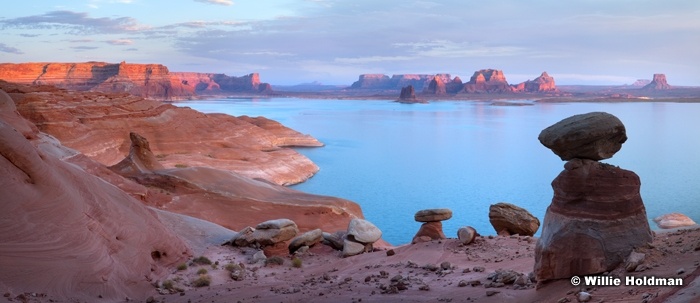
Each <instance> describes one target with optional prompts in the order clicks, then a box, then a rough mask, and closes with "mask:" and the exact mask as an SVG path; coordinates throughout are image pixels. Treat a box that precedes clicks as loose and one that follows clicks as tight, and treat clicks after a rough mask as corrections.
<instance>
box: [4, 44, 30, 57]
mask: <svg viewBox="0 0 700 303" xmlns="http://www.w3.org/2000/svg"><path fill="white" fill-rule="evenodd" d="M0 52H3V53H9V54H16V55H21V54H24V53H23V52H22V51H21V50H19V49H18V48H14V47H12V46H7V45H5V43H1V42H0Z"/></svg>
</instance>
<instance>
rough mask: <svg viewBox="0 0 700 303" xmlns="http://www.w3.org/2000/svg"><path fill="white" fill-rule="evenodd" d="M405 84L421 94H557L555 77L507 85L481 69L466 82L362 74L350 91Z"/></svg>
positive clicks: (498, 74)
mask: <svg viewBox="0 0 700 303" xmlns="http://www.w3.org/2000/svg"><path fill="white" fill-rule="evenodd" d="M408 85H411V86H413V87H414V89H415V90H418V91H420V92H421V94H423V95H435V96H444V95H450V94H452V95H454V94H458V93H466V94H480V93H558V92H559V91H558V90H557V87H556V84H555V82H554V78H553V77H552V76H550V75H548V74H547V72H543V73H542V74H541V75H540V76H539V77H537V78H535V79H534V80H527V81H525V82H522V83H519V84H516V85H510V84H508V81H507V80H506V77H505V75H504V74H503V71H501V70H496V69H482V70H478V71H476V72H474V74H473V75H472V76H471V78H470V79H469V81H468V82H466V83H463V82H462V79H460V78H459V77H454V79H453V78H452V77H451V75H450V74H435V75H425V74H404V75H393V76H391V77H389V76H387V75H383V74H363V75H360V77H359V79H358V80H357V81H355V82H354V83H353V84H352V85H351V86H350V88H351V89H373V90H399V89H402V88H404V87H406V86H408Z"/></svg>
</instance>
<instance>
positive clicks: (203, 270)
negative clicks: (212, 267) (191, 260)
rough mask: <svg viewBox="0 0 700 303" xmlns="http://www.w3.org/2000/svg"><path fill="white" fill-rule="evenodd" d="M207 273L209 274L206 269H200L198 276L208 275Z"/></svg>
mask: <svg viewBox="0 0 700 303" xmlns="http://www.w3.org/2000/svg"><path fill="white" fill-rule="evenodd" d="M207 273H208V271H207V269H206V268H200V269H199V270H198V271H197V274H198V275H206V274H207Z"/></svg>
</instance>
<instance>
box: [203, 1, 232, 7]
mask: <svg viewBox="0 0 700 303" xmlns="http://www.w3.org/2000/svg"><path fill="white" fill-rule="evenodd" d="M194 1H196V2H202V3H209V4H218V5H226V6H229V5H233V1H231V0H194Z"/></svg>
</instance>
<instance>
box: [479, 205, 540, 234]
mask: <svg viewBox="0 0 700 303" xmlns="http://www.w3.org/2000/svg"><path fill="white" fill-rule="evenodd" d="M489 221H490V222H491V225H492V226H493V228H494V229H495V230H496V232H497V233H498V235H515V234H518V235H521V236H533V235H534V234H535V233H536V232H537V229H539V228H540V220H539V219H537V218H536V217H535V216H533V215H532V214H530V212H528V211H527V210H526V209H524V208H522V207H518V206H516V205H513V204H510V203H504V202H501V203H496V204H493V205H491V206H490V207H489Z"/></svg>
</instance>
